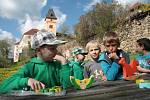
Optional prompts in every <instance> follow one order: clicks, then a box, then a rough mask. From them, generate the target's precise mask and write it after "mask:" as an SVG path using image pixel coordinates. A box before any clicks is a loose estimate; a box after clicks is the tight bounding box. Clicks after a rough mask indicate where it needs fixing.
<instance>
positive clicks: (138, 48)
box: [136, 43, 144, 53]
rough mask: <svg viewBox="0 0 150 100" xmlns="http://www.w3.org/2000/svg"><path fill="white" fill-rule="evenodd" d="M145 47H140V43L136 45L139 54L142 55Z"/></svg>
mask: <svg viewBox="0 0 150 100" xmlns="http://www.w3.org/2000/svg"><path fill="white" fill-rule="evenodd" d="M143 49H144V48H143V46H140V45H139V44H138V43H137V44H136V51H137V52H138V53H142V52H143Z"/></svg>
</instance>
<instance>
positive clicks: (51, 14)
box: [46, 9, 57, 19]
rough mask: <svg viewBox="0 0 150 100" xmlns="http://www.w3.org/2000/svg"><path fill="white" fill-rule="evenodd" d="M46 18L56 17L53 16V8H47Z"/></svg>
mask: <svg viewBox="0 0 150 100" xmlns="http://www.w3.org/2000/svg"><path fill="white" fill-rule="evenodd" d="M46 18H49V19H57V17H56V16H55V13H54V11H53V9H49V10H48V13H47V15H46Z"/></svg>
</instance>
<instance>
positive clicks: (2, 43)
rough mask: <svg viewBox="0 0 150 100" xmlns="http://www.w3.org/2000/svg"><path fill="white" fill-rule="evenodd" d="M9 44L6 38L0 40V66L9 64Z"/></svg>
mask: <svg viewBox="0 0 150 100" xmlns="http://www.w3.org/2000/svg"><path fill="white" fill-rule="evenodd" d="M10 47H11V45H10V44H9V42H8V41H7V39H6V40H0V67H4V68H5V67H8V66H9V59H8V55H9V49H10Z"/></svg>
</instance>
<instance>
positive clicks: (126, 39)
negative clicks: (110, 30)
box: [116, 13, 150, 53]
mask: <svg viewBox="0 0 150 100" xmlns="http://www.w3.org/2000/svg"><path fill="white" fill-rule="evenodd" d="M149 14H150V13H148V14H147V15H146V16H145V17H143V18H140V19H137V18H138V17H136V18H135V19H133V20H132V21H131V20H128V21H127V22H126V23H125V24H124V25H121V26H119V27H118V30H117V31H116V32H117V33H118V34H119V36H120V40H121V46H120V48H122V49H124V50H125V51H128V52H131V53H135V50H136V40H137V39H140V38H145V37H146V38H149V39H150V15H149Z"/></svg>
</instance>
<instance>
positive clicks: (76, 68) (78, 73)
mask: <svg viewBox="0 0 150 100" xmlns="http://www.w3.org/2000/svg"><path fill="white" fill-rule="evenodd" d="M85 55H87V52H85V51H84V49H83V48H74V49H73V51H72V56H73V59H72V60H70V62H69V63H70V64H69V65H70V66H71V68H72V76H74V77H75V78H76V79H79V80H82V79H84V76H83V69H84V67H83V65H84V62H83V61H84V59H85Z"/></svg>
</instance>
